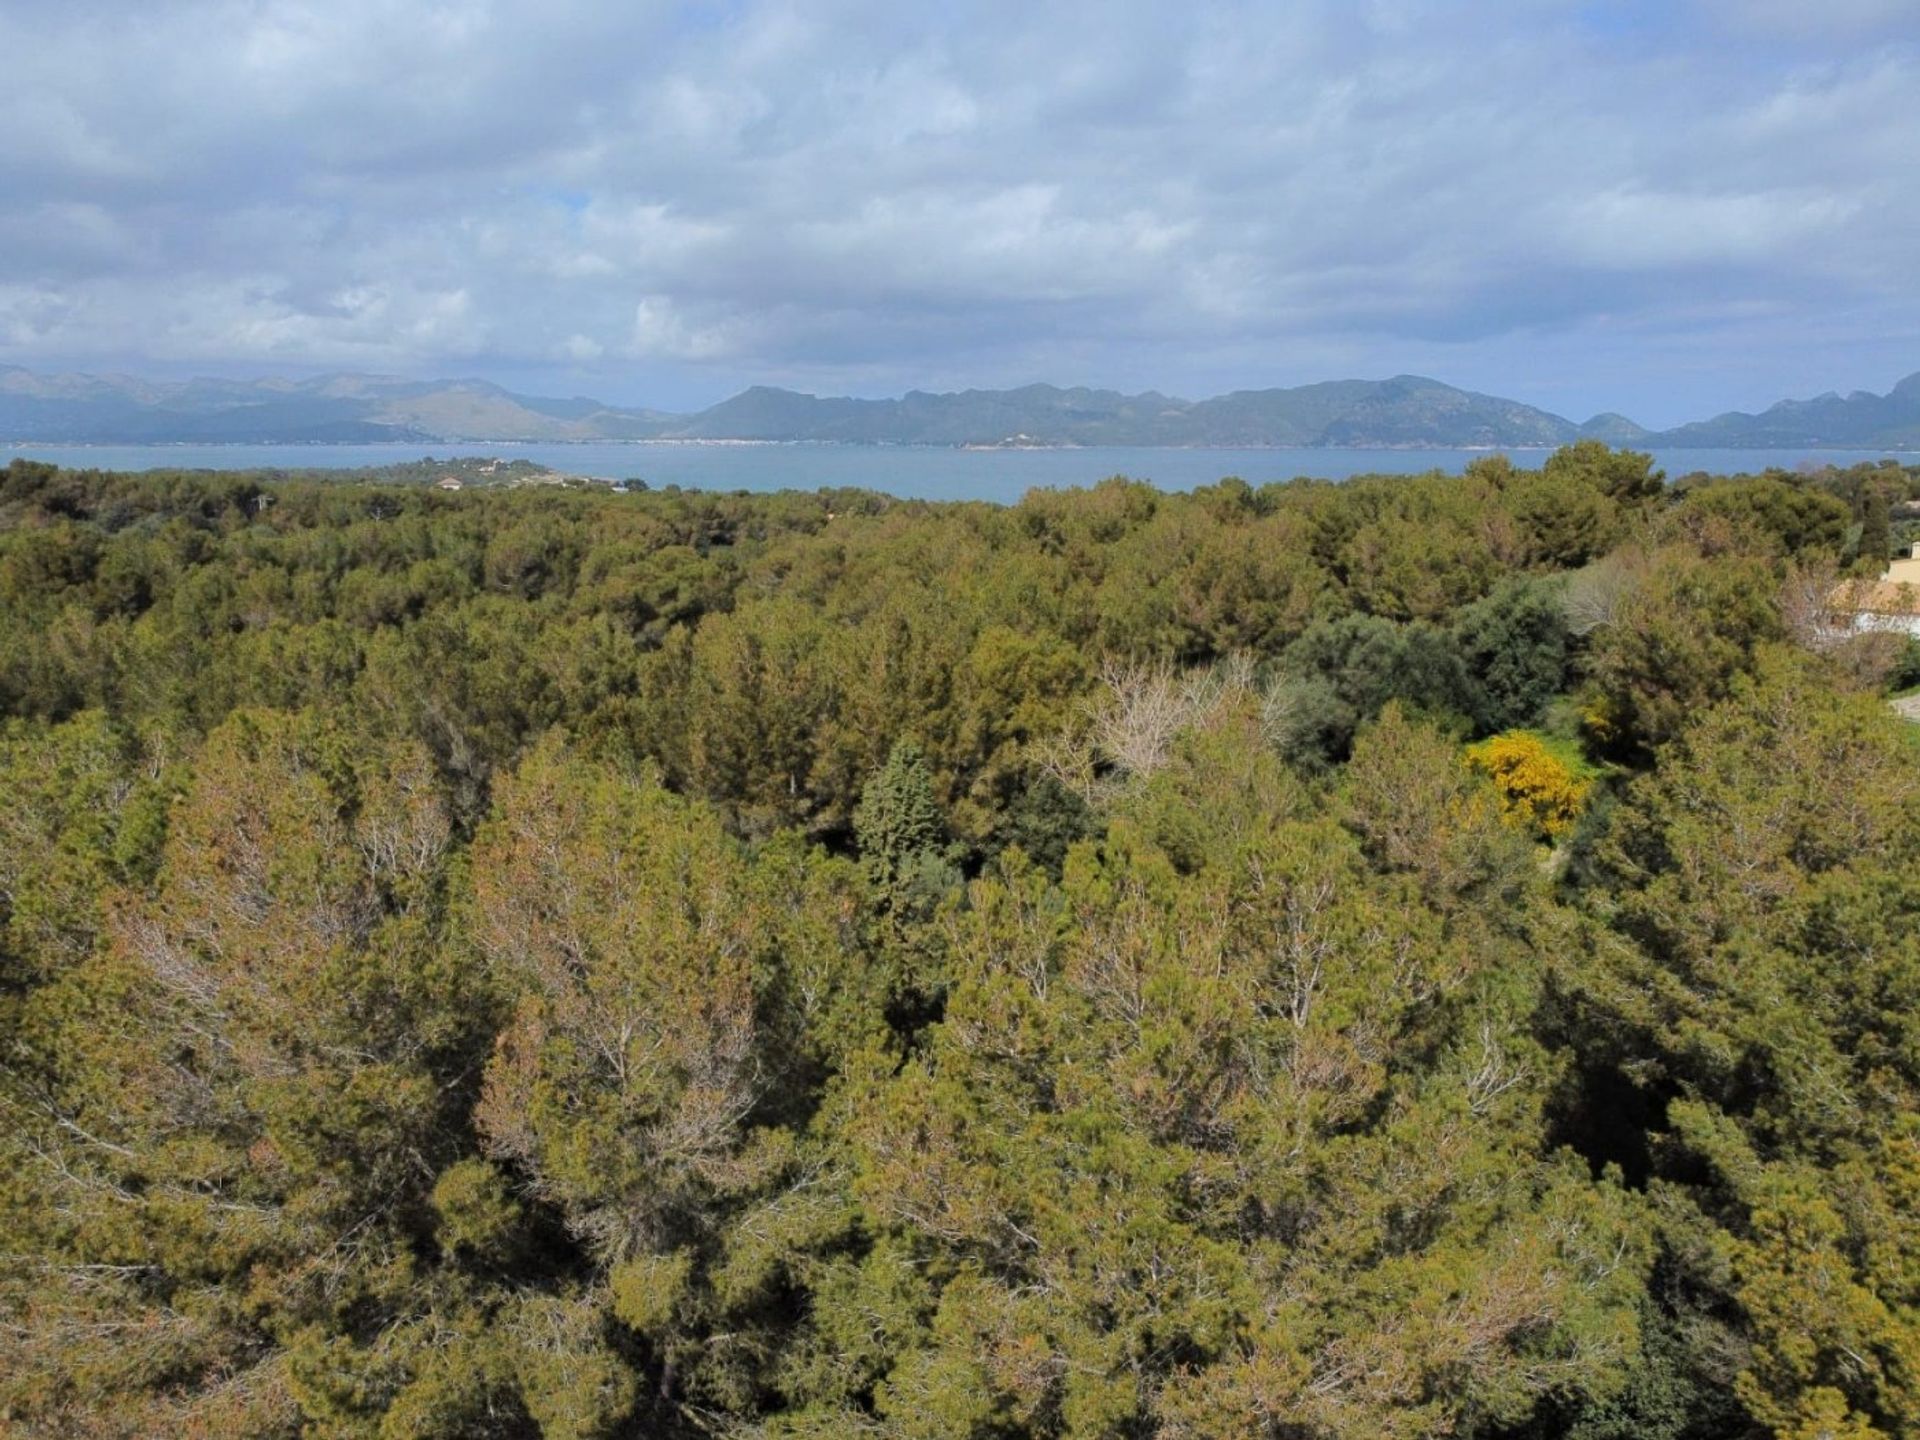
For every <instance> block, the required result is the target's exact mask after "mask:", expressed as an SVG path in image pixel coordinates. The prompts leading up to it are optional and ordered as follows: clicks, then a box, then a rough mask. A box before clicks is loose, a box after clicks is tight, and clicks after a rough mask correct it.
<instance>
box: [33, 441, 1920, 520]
mask: <svg viewBox="0 0 1920 1440" xmlns="http://www.w3.org/2000/svg"><path fill="white" fill-rule="evenodd" d="M1494 453H1502V454H1506V455H1508V456H1510V457H1511V458H1512V459H1513V462H1514V463H1515V464H1516V465H1521V466H1525V467H1534V466H1538V465H1539V464H1540V463H1541V462H1542V461H1543V460H1545V459H1546V457H1547V456H1548V455H1549V454H1551V453H1552V451H1550V450H1546V449H1526V448H1521V449H1512V450H1503V451H1498V452H1496V451H1491V450H1382V449H1365V450H1342V449H1333V448H1318V447H1316V448H1313V449H1260V450H1232V449H1190V450H1184V449H1182V450H1175V449H1148V448H1131V447H1093V446H1089V447H1086V448H1081V449H1032V450H1017V449H979V450H965V449H954V448H947V447H941V446H918V445H831V444H811V443H809V444H755V443H734V442H704V443H687V442H660V441H631V442H625V443H617V444H538V443H527V444H506V443H501V442H497V441H494V442H486V443H478V444H444V443H443V444H424V445H423V444H398V445H397V444H381V445H34V444H0V463H4V462H5V461H6V460H7V459H9V458H11V457H13V456H15V455H20V456H25V457H27V458H29V459H33V460H45V461H51V462H53V463H55V464H58V465H62V466H67V467H70V468H73V469H94V470H163V469H164V470H310V469H320V468H325V469H342V470H346V469H359V468H362V467H366V466H379V465H395V464H401V463H404V462H408V461H414V460H421V459H436V460H447V459H453V458H456V457H481V458H485V457H493V456H497V457H499V458H500V459H503V460H531V461H533V462H534V463H535V464H539V465H544V466H547V467H548V468H550V469H553V470H557V471H559V472H561V473H562V474H566V475H577V476H584V477H589V478H592V479H599V480H623V481H635V480H640V481H645V482H646V484H647V485H648V486H650V487H652V488H654V489H659V488H661V487H663V486H667V485H678V486H680V487H682V488H683V489H692V490H721V491H739V490H745V491H755V492H765V491H773V490H820V489H827V488H834V487H838V486H854V487H857V488H859V489H863V490H879V491H883V492H885V493H886V494H889V495H895V496H899V497H901V498H903V499H911V500H989V501H993V502H996V503H999V504H1011V503H1013V502H1015V501H1017V500H1019V498H1020V497H1021V496H1022V495H1024V494H1026V493H1027V491H1029V490H1034V489H1064V488H1069V487H1073V486H1085V485H1093V484H1097V483H1098V482H1099V481H1101V480H1104V479H1106V478H1108V477H1109V476H1113V475H1125V476H1128V477H1130V478H1132V479H1135V480H1145V481H1149V482H1151V483H1152V484H1154V485H1156V486H1158V487H1160V488H1161V489H1163V490H1191V489H1193V488H1195V487H1196V486H1200V485H1211V484H1213V483H1214V482H1215V481H1217V480H1220V479H1223V478H1225V477H1227V476H1230V475H1231V476H1237V477H1239V478H1240V479H1242V480H1245V481H1246V482H1247V483H1248V484H1251V485H1260V484H1264V483H1265V482H1267V481H1270V480H1292V479H1295V478H1298V477H1301V476H1309V477H1313V478H1316V479H1322V480H1346V479H1350V478H1352V477H1353V476H1355V475H1404V474H1418V473H1420V472H1423V471H1429V470H1439V471H1443V472H1447V473H1454V474H1457V473H1458V472H1459V471H1460V470H1462V469H1463V468H1464V467H1465V466H1466V465H1467V464H1469V463H1470V462H1471V461H1473V460H1475V459H1477V458H1479V457H1481V456H1484V455H1488V454H1494ZM1883 453H1885V452H1879V451H1863V450H1822V449H1780V450H1757V449H1755V450H1655V451H1654V452H1653V456H1654V460H1655V462H1656V463H1657V464H1658V465H1659V466H1660V467H1661V468H1662V469H1664V470H1665V471H1666V472H1667V475H1668V476H1669V478H1675V479H1677V478H1678V477H1680V476H1682V475H1688V474H1693V473H1696V472H1701V471H1704V472H1706V473H1708V474H1714V475H1730V474H1738V473H1742V472H1755V471H1760V470H1765V469H1769V468H1773V467H1778V468H1781V469H1787V470H1793V469H1801V468H1815V467H1819V466H1822V465H1826V464H1835V465H1855V464H1858V463H1860V462H1861V461H1863V460H1874V459H1878V458H1880V457H1881V455H1882V454H1883ZM1897 458H1901V459H1903V460H1904V461H1905V462H1906V463H1909V464H1911V463H1913V461H1914V460H1915V458H1916V456H1915V455H1914V454H1913V453H1911V452H1908V453H1906V454H1904V455H1901V456H1898V457H1897Z"/></svg>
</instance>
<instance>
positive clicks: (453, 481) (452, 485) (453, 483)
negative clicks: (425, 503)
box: [433, 475, 461, 490]
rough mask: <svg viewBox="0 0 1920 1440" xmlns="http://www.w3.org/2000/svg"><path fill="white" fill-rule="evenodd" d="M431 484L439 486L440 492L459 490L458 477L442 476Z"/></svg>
mask: <svg viewBox="0 0 1920 1440" xmlns="http://www.w3.org/2000/svg"><path fill="white" fill-rule="evenodd" d="M433 483H434V484H435V485H437V486H439V487H440V488H441V489H442V490H458V489H459V488H460V483H461V482H460V477H459V476H458V475H442V476H441V477H440V478H439V479H438V480H436V481H434V482H433Z"/></svg>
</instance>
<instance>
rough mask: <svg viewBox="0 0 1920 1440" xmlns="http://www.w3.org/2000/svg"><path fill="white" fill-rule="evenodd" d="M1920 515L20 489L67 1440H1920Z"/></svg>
mask: <svg viewBox="0 0 1920 1440" xmlns="http://www.w3.org/2000/svg"><path fill="white" fill-rule="evenodd" d="M1913 488H1914V476H1913V475H1912V473H1910V472H1909V471H1908V470H1904V469H1901V468H1899V467H1885V466H1877V465H1876V466H1862V467H1854V468H1853V469H1850V470H1846V471H1832V472H1823V473H1821V474H1816V475H1810V476H1804V477H1796V476H1787V475H1783V474H1772V475H1769V476H1766V477H1746V478H1742V479H1738V480H1731V481H1725V482H1717V481H1716V482H1711V483H1708V482H1704V481H1700V480H1695V479H1689V480H1688V481H1685V482H1683V483H1682V484H1681V485H1680V486H1677V487H1675V488H1674V489H1673V490H1671V491H1670V490H1669V489H1668V488H1667V487H1666V486H1665V484H1664V481H1663V478H1662V477H1661V476H1660V475H1659V474H1658V473H1657V472H1655V471H1654V470H1653V469H1652V467H1651V462H1650V461H1649V459H1648V457H1646V456H1644V455H1634V454H1632V453H1629V452H1613V451H1610V450H1608V449H1607V448H1606V447H1604V446H1599V445H1595V444H1592V443H1590V442H1583V443H1582V444H1580V445H1577V446H1573V447H1569V448H1568V449H1567V450H1565V451H1562V452H1559V453H1558V454H1556V455H1555V456H1553V457H1552V458H1551V459H1550V460H1549V461H1548V462H1547V463H1546V464H1545V466H1544V467H1543V468H1542V469H1540V470H1537V471H1529V470H1523V469H1519V468H1516V467H1515V466H1514V465H1513V464H1512V463H1511V462H1510V461H1507V460H1504V459H1498V458H1490V459H1487V460H1483V461H1480V462H1477V463H1476V464H1475V465H1473V466H1471V467H1469V471H1468V473H1467V474H1466V475H1464V476H1460V477H1448V476H1444V475H1437V474H1434V475H1423V476H1414V477H1401V478H1394V477H1363V478H1361V479H1359V480H1356V481H1354V482H1352V483H1350V484H1346V485H1329V484H1324V483H1318V482H1306V481H1302V482H1296V483H1293V484H1288V485H1273V486H1267V487H1265V488H1262V489H1259V490H1254V489H1252V488H1250V487H1248V486H1246V485H1243V484H1239V483H1238V482H1223V483H1222V484H1220V485H1218V486H1215V487H1211V488H1209V489H1206V490H1202V491H1199V492H1196V493H1195V494H1193V495H1190V496H1181V495H1166V494H1161V493H1159V492H1157V491H1155V490H1153V489H1152V488H1151V487H1149V486H1146V485H1142V484H1138V483H1136V482H1132V481H1127V480H1124V479H1119V478H1116V479H1114V480H1110V481H1107V482H1105V483H1103V484H1101V485H1099V486H1096V487H1094V488H1092V489H1089V490H1083V491H1060V492H1036V493H1035V494H1034V495H1032V496H1030V497H1028V498H1027V499H1026V500H1025V501H1023V502H1022V503H1021V504H1020V505H1018V506H1014V507H1011V508H1005V509H1002V508H996V507H992V506H982V505H951V506H934V505H924V504H902V503H899V502H895V501H892V500H889V499H887V498H886V497H883V496H877V495H870V494H863V493H859V492H852V491H840V492H833V493H824V494H820V495H811V496H809V495H794V494H786V495H775V496H760V497H752V496H710V495H699V494H692V493H686V492H677V491H676V492H647V493H642V494H637V495H627V496H620V497H613V496H608V495H604V494H589V493H585V492H580V491H566V490H562V489H557V488H556V489H545V488H543V489H538V490H534V489H528V490H513V489H500V490H491V491H488V492H486V493H483V494H473V495H461V496H457V497H452V496H444V495H440V494H438V493H435V492H431V491H428V490H424V489H421V488H419V487H401V488H380V487H375V486H367V485H329V484H313V483H304V482H296V481H288V480H285V479H262V478H259V477H220V476H209V475H188V474H180V473H172V474H168V473H162V474H156V475H152V476H148V477H123V476H113V475H106V474H101V473H97V472H68V471H59V470H55V469H53V468H51V467H46V466H38V465H34V464H32V463H30V462H21V461H15V462H13V463H12V464H11V465H9V466H8V467H7V468H6V470H5V471H4V472H0V606H4V607H5V613H6V614H7V616H8V622H9V623H8V624H7V625H6V626H4V627H0V1233H4V1235H5V1236H6V1242H5V1244H4V1246H0V1251H4V1259H0V1430H4V1431H5V1432H6V1433H7V1434H9V1435H13V1434H19V1435H22V1436H28V1437H53V1436H59V1437H69V1436H72V1437H82V1440H95V1437H116V1440H119V1437H127V1440H132V1437H139V1436H148V1435H155V1434H171V1433H179V1434H182V1435H187V1436H197V1435H205V1436H225V1435H244V1436H249V1437H253V1436H260V1437H283V1436H284V1437H289V1440H292V1437H296V1436H308V1437H378V1440H402V1437H416V1440H428V1437H436V1440H437V1437H448V1440H451V1437H463V1440H464V1437H481V1440H488V1437H493V1440H533V1437H538V1436H552V1437H574V1440H588V1437H609V1440H611V1437H615V1436H628V1435H658V1436H662V1437H668V1440H681V1437H693V1436H723V1437H735V1440H751V1437H768V1440H770V1437H776V1436H781V1437H821V1440H824V1437H828V1436H835V1437H837V1436H841V1435H848V1434H855V1435H858V1434H869V1435H875V1436H880V1437H885V1440H911V1437H927V1440H933V1437H947V1436H954V1435H966V1436H972V1437H976V1440H989V1437H991V1440H1092V1437H1103V1440H1110V1437H1126V1436H1143V1435H1154V1436H1160V1437H1166V1440H1210V1437H1220V1440H1228V1437H1232V1440H1241V1437H1245V1436H1249V1435H1263V1436H1267V1437H1271V1440H1280V1437H1284V1440H1348V1437H1351V1440H1362V1437H1365V1440H1374V1437H1388V1440H1393V1437H1407V1440H1412V1437H1416V1436H1418V1437H1428V1436H1433V1435H1442V1434H1444V1435H1456V1436H1461V1437H1467V1440H1474V1437H1478V1440H1495V1437H1502V1440H1520V1437H1532V1436H1537V1437H1541V1440H1545V1437H1547V1436H1560V1435H1568V1436H1574V1437H1579V1440H1618V1437H1625V1436H1636V1437H1638V1436H1651V1437H1664V1440H1707V1437H1718V1436H1723V1435H1740V1436H1757V1435H1764V1434H1772V1435H1774V1436H1777V1437H1782V1440H1814V1437H1820V1436H1842V1435H1843V1436H1847V1437H1850V1440H1872V1437H1876V1436H1885V1437H1889V1440H1891V1437H1893V1436H1898V1435H1904V1434H1910V1433H1914V1432H1915V1431H1916V1430H1920V1387H1917V1386H1916V1380H1915V1377H1916V1376H1920V1278H1917V1277H1920V1228H1917V1227H1916V1222H1915V1216H1916V1215H1920V1163H1916V1160H1915V1156H1916V1155H1917V1154H1920V1061H1917V1060H1916V1056H1920V950H1917V949H1916V942H1915V940H1914V936H1915V935H1916V934H1920V928H1917V927H1916V923H1915V922H1916V920H1920V882H1916V880H1915V878H1914V877H1915V876H1920V745H1917V744H1916V741H1915V738H1914V736H1915V734H1916V733H1920V732H1914V731H1912V730H1911V729H1909V728H1908V727H1907V726H1906V725H1905V724H1904V723H1903V722H1901V721H1900V720H1898V719H1897V718H1896V717H1894V716H1893V715H1892V714H1891V713H1890V712H1889V711H1888V710H1887V709H1886V708H1885V706H1884V703H1883V701H1882V699H1881V697H1879V696H1878V695H1877V694H1867V693H1863V692H1862V690H1861V683H1862V682H1861V681H1860V680H1859V679H1858V678H1857V677H1856V676H1854V675H1853V674H1852V673H1851V672H1850V671H1849V670H1848V669H1847V668H1846V666H1847V664H1848V660H1847V657H1846V656H1845V655H1844V654H1841V653H1839V652H1834V653H1831V654H1825V655H1823V654H1815V653H1807V652H1801V651H1794V650H1790V649H1787V648H1786V640H1787V638H1788V636H1789V635H1790V634H1798V633H1801V632H1804V631H1806V629H1807V627H1806V626H1804V625H1803V624H1800V623H1798V621H1799V618H1804V617H1798V612H1792V613H1791V614H1790V615H1789V617H1788V618H1789V619H1793V620H1794V623H1792V624H1789V623H1788V620H1787V619H1783V606H1782V601H1781V598H1780V597H1781V596H1782V594H1783V593H1786V592H1783V588H1782V587H1783V582H1785V581H1788V580H1790V579H1793V578H1796V577H1797V578H1798V579H1799V581H1800V582H1801V588H1802V589H1803V590H1804V589H1805V587H1806V583H1807V582H1806V577H1807V576H1809V575H1818V574H1820V573H1822V572H1821V568H1820V567H1822V566H1825V567H1828V568H1831V567H1833V566H1835V565H1836V564H1838V563H1842V562H1844V560H1845V559H1846V558H1847V556H1846V555H1845V553H1844V547H1845V545H1846V543H1847V537H1848V535H1849V534H1851V527H1852V525H1853V524H1855V523H1857V517H1861V516H1863V515H1866V514H1867V513H1868V511H1869V510H1870V507H1871V505H1872V504H1873V503H1874V501H1875V497H1879V498H1880V499H1881V500H1889V501H1890V500H1892V499H1896V498H1904V497H1905V496H1906V495H1907V494H1908V493H1910V492H1911V490H1912V489H1913ZM1870 538H1871V537H1869V540H1870ZM1789 609H1790V607H1789ZM1796 617H1798V618H1796ZM1810 643H1818V639H1817V637H1815V638H1814V640H1813V641H1812V642H1810ZM1576 713H1577V714H1580V715H1582V716H1583V717H1584V722H1585V739H1586V741H1587V742H1588V743H1590V744H1591V745H1593V746H1595V747H1597V749H1598V750H1600V751H1603V752H1604V753H1605V755H1606V756H1607V758H1608V760H1609V762H1610V763H1609V764H1608V765H1607V766H1606V767H1605V768H1604V769H1599V768H1597V767H1595V766H1594V765H1593V764H1592V763H1591V762H1590V761H1589V760H1588V758H1587V756H1586V755H1585V754H1583V753H1582V752H1581V751H1580V749H1579V747H1578V745H1576V744H1575V742H1574V741H1573V740H1571V739H1569V738H1566V737H1568V736H1571V735H1572V734H1573V733H1574V730H1575V728H1576V727H1575V724H1574V722H1573V721H1572V720H1571V719H1570V718H1569V717H1570V716H1572V715H1574V714H1576ZM1531 727H1542V728H1541V729H1539V730H1535V729H1533V728H1531ZM1546 731H1551V732H1552V734H1551V736H1549V735H1548V734H1547V733H1545V732H1546ZM907 737H911V738H910V739H909V738H907ZM1487 737H1492V738H1491V739H1488V738H1487ZM1476 742H1479V743H1476ZM1463 747H1466V748H1467V753H1468V754H1469V755H1472V756H1477V757H1479V762H1478V764H1477V766H1476V764H1470V763H1465V762H1464V761H1463V757H1462V752H1463ZM1589 780H1593V781H1594V784H1593V788H1592V789H1591V791H1590V792H1585V791H1583V790H1582V787H1583V786H1585V785H1586V784H1587V782H1588V781H1589ZM1576 812H1577V820H1576V819H1575V815H1576ZM1514 817H1518V818H1519V819H1521V820H1522V821H1523V822H1524V823H1523V824H1521V825H1518V826H1516V825H1515V824H1512V823H1509V820H1510V819H1512V818H1514ZM1570 823H1571V824H1572V826H1573V828H1572V831H1571V833H1568V826H1569V824H1570ZM1541 838H1552V839H1554V840H1555V841H1556V845H1555V848H1554V850H1553V852H1552V853H1551V854H1548V853H1546V852H1544V851H1543V849H1542V847H1541V846H1539V845H1538V844H1537V843H1536V842H1537V841H1538V840H1539V839H1541ZM967 876H971V877H972V878H971V880H970V881H969V880H968V879H967V878H966V877H967Z"/></svg>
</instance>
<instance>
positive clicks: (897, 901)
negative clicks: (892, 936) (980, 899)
mask: <svg viewBox="0 0 1920 1440" xmlns="http://www.w3.org/2000/svg"><path fill="white" fill-rule="evenodd" d="M853 830H854V838H855V840H856V841H857V842H858V844H859V846H860V861H861V865H862V867H863V868H864V869H865V871H866V875H867V882H868V884H869V885H871V886H872V887H873V891H874V894H875V895H876V896H877V897H879V898H880V899H881V901H882V902H883V903H884V904H886V905H887V906H889V907H890V908H891V909H892V910H893V911H894V912H895V913H899V912H901V911H904V910H912V909H919V908H924V907H926V906H928V905H930V904H931V903H932V902H933V901H935V900H937V899H938V898H939V896H940V895H941V894H942V893H944V892H945V891H946V890H948V889H950V888H951V887H952V886H954V885H955V884H957V883H958V882H959V878H960V877H959V872H958V871H957V870H956V869H955V868H954V865H953V862H952V858H951V845H950V842H949V841H948V838H947V822H946V818H945V816H943V815H942V814H941V811H940V805H939V802H938V801H936V800H935V799H934V798H933V775H932V772H930V771H929V770H928V769H927V761H926V757H925V756H924V755H922V754H921V752H920V747H919V746H918V745H916V744H914V743H913V741H911V740H905V739H902V740H899V741H896V742H895V743H894V747H893V750H892V753H890V754H889V755H888V756H887V763H886V764H885V765H883V766H881V767H880V771H879V773H878V774H876V775H875V776H874V777H873V778H872V779H871V780H869V781H868V782H867V785H866V788H865V789H864V790H862V791H861V793H860V804H859V805H858V807H857V808H856V809H855V810H854V813H853Z"/></svg>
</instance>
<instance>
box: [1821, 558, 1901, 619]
mask: <svg viewBox="0 0 1920 1440" xmlns="http://www.w3.org/2000/svg"><path fill="white" fill-rule="evenodd" d="M1833 608H1834V609H1835V610H1836V611H1838V612H1839V613H1840V614H1842V615H1844V616H1848V617H1850V624H1851V627H1852V629H1853V630H1854V631H1855V632H1856V633H1865V632H1869V631H1879V632H1883V633H1884V632H1895V633H1904V634H1907V635H1914V636H1920V557H1917V556H1914V555H1911V554H1909V555H1905V556H1902V557H1901V558H1899V559H1897V560H1894V561H1893V562H1891V563H1890V564H1889V565H1888V566H1887V570H1886V573H1885V574H1884V575H1882V576H1880V577H1879V578H1878V579H1877V580H1849V581H1846V582H1845V583H1843V584H1842V585H1841V586H1840V587H1839V589H1838V590H1837V591H1835V592H1834V600H1833Z"/></svg>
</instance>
